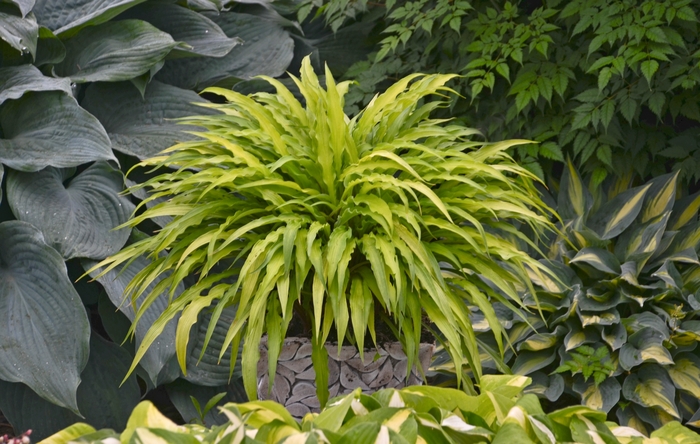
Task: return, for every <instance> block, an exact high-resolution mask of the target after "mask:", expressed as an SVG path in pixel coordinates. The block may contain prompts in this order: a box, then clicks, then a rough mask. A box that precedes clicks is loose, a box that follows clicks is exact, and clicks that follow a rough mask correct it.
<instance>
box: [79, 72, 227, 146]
mask: <svg viewBox="0 0 700 444" xmlns="http://www.w3.org/2000/svg"><path fill="white" fill-rule="evenodd" d="M193 103H206V101H205V100H204V99H202V98H201V97H199V95H197V94H195V93H194V92H192V91H187V90H184V89H180V88H176V87H174V86H170V85H165V84H163V83H159V82H156V81H153V82H151V83H150V84H149V85H148V88H147V89H146V94H145V97H143V98H142V97H141V94H140V93H139V91H138V90H137V89H136V88H135V87H134V86H133V85H130V84H128V83H115V84H108V83H97V84H93V85H90V86H89V87H88V88H87V91H86V92H85V98H84V100H83V102H82V103H81V104H82V106H83V107H84V108H85V109H86V110H88V111H90V113H92V114H93V115H94V116H96V117H97V118H98V119H99V120H100V122H102V125H104V127H105V129H106V130H107V133H108V134H109V137H110V138H111V139H112V146H113V147H114V149H115V150H118V151H121V152H123V153H126V154H131V155H132V156H136V157H138V158H140V159H145V158H148V157H151V156H154V155H155V154H157V153H159V152H160V151H162V150H164V149H165V148H168V147H170V146H172V145H174V144H175V143H177V142H179V141H183V140H189V139H192V138H193V136H191V135H189V134H185V133H184V132H183V131H187V130H193V129H195V127H192V126H185V125H178V124H177V122H175V121H174V120H173V119H176V118H178V117H184V116H191V115H206V114H213V113H218V111H214V110H210V109H208V108H203V107H201V106H196V105H193Z"/></svg>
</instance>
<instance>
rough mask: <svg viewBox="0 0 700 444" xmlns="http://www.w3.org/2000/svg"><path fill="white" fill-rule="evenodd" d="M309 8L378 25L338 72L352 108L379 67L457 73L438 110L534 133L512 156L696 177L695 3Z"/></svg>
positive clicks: (531, 163) (489, 126)
mask: <svg viewBox="0 0 700 444" xmlns="http://www.w3.org/2000/svg"><path fill="white" fill-rule="evenodd" d="M305 3H306V4H308V5H310V4H314V3H315V2H311V1H310V0H307V1H306V2H305ZM319 11H320V12H319V13H325V18H326V20H327V21H328V23H329V25H330V26H331V27H335V26H339V24H340V23H343V22H344V21H346V20H374V22H375V23H376V24H377V26H376V28H375V33H376V38H377V40H379V43H378V44H377V45H376V47H375V52H374V53H373V55H371V56H370V57H369V58H368V59H367V60H366V61H364V62H361V63H359V64H356V65H355V66H354V67H352V68H350V69H349V70H348V71H347V72H346V73H345V76H346V78H349V79H353V80H357V81H358V82H359V84H358V86H357V87H355V88H354V89H351V92H350V94H349V96H348V105H349V108H350V109H351V112H354V111H356V110H357V109H359V108H358V105H359V106H361V105H362V104H364V103H367V101H369V100H370V99H371V97H372V96H373V95H374V93H375V91H377V90H381V89H383V88H385V87H386V86H387V85H388V84H390V79H392V78H396V77H401V76H403V75H405V74H407V73H410V72H456V73H460V74H462V75H463V76H464V77H462V78H460V79H459V80H457V81H456V82H455V88H456V89H457V90H458V91H459V92H460V94H462V95H463V96H464V97H465V100H463V101H462V102H461V103H459V104H457V105H456V107H455V108H454V109H451V110H450V114H451V115H453V116H462V117H463V118H464V120H465V122H466V124H467V125H468V126H471V127H475V128H479V129H481V130H482V132H484V134H485V135H486V136H487V139H493V140H501V139H508V138H513V137H517V138H525V139H529V140H534V141H537V142H539V143H538V144H529V145H522V146H520V147H518V148H517V149H516V154H517V157H518V159H519V161H520V162H521V163H522V164H524V165H526V166H527V167H528V168H530V169H531V170H532V171H534V172H536V173H538V174H539V175H541V176H543V175H544V174H545V172H546V171H550V170H551V165H552V163H553V161H554V162H563V161H564V158H565V157H566V156H569V157H571V158H572V159H574V162H575V164H576V165H577V166H578V167H579V168H580V169H581V170H582V171H583V172H584V173H586V174H590V177H591V179H592V180H593V182H594V183H595V184H599V183H601V182H602V180H603V179H604V178H605V177H606V175H607V174H610V173H612V172H614V173H615V174H630V173H634V174H638V175H640V176H641V177H642V178H647V177H650V176H655V175H660V174H663V173H666V172H669V171H670V169H671V168H673V169H679V170H680V171H681V181H682V182H684V183H688V182H689V181H696V180H697V179H698V178H700V176H698V171H700V169H698V161H699V160H700V157H699V156H700V152H699V151H698V146H697V143H696V139H697V127H698V122H700V112H699V109H698V104H697V102H698V93H699V91H700V89H699V83H698V82H699V81H700V64H699V62H700V46H698V42H699V41H700V40H699V39H698V33H699V28H698V14H699V13H700V9H699V6H698V3H697V2H693V1H691V0H669V1H649V0H615V1H607V0H575V1H570V2H562V1H560V0H547V1H543V2H529V1H481V0H459V1H452V0H410V1H401V2H398V1H392V0H387V1H385V2H367V1H357V2H347V1H343V0H327V1H325V2H323V7H322V8H321V9H320V10H319ZM382 16H383V17H382ZM474 109H477V110H479V111H478V112H473V110H474Z"/></svg>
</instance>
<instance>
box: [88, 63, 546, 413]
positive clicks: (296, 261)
mask: <svg viewBox="0 0 700 444" xmlns="http://www.w3.org/2000/svg"><path fill="white" fill-rule="evenodd" d="M453 77H454V76H453V75H419V74H414V75H411V76H408V77H406V78H404V79H402V80H400V81H398V82H396V83H395V84H394V85H393V86H392V87H391V88H389V89H388V90H387V91H386V92H385V93H384V94H382V95H379V96H377V97H376V98H375V99H374V100H373V101H372V102H371V103H370V104H369V105H368V106H367V107H366V108H365V109H364V110H363V111H362V112H361V113H360V114H359V115H357V116H356V117H354V118H352V119H350V118H348V117H347V116H346V115H345V114H344V113H343V97H344V95H345V93H346V92H347V88H348V86H349V85H348V82H343V83H339V84H336V83H335V81H334V80H333V77H332V75H331V73H330V72H329V71H328V69H326V79H325V80H326V85H327V88H326V89H324V88H323V87H322V86H321V85H320V84H319V80H318V78H317V76H316V74H315V73H314V72H313V70H312V68H311V66H310V62H309V59H308V58H306V59H304V61H303V63H302V70H301V79H297V78H295V77H292V79H293V80H294V82H295V83H296V85H297V87H298V88H299V91H300V92H301V94H302V95H303V97H304V99H305V103H304V105H302V104H301V103H300V102H299V101H298V100H297V99H296V98H295V97H294V96H293V95H292V94H291V93H290V91H289V90H288V89H287V88H286V87H284V85H282V84H281V83H280V82H278V81H276V80H274V79H271V78H265V80H267V81H268V82H269V83H270V84H272V85H273V86H274V87H275V88H276V93H275V94H269V93H256V94H254V95H252V96H244V95H241V94H239V93H236V92H232V91H229V90H224V89H216V88H212V89H208V90H207V92H210V93H215V94H220V95H222V96H223V97H225V98H226V99H227V100H228V103H225V104H220V105H206V106H207V107H208V108H213V109H216V110H218V111H221V113H220V114H215V115H207V116H200V117H192V118H188V119H185V120H184V121H183V123H186V124H188V125H193V126H198V127H201V128H203V130H201V131H198V132H194V133H193V134H195V135H197V136H199V139H197V140H194V141H188V142H184V143H181V144H178V145H175V146H173V147H172V148H170V149H168V150H166V151H165V152H164V153H163V155H161V156H157V157H154V158H152V159H149V160H146V161H144V162H143V163H142V164H141V165H142V166H144V167H167V168H170V169H172V170H171V171H169V172H167V173H164V174H161V175H158V176H157V177H155V178H153V179H151V180H149V181H147V182H145V183H144V184H143V185H141V186H140V187H148V188H150V189H151V190H152V195H151V197H150V198H149V199H146V200H145V201H144V202H145V203H149V202H151V201H154V202H155V201H156V199H163V200H164V201H163V202H161V203H158V204H157V205H154V206H152V207H150V208H148V209H146V210H145V211H144V212H143V214H139V215H137V216H135V217H134V218H132V219H131V221H130V222H128V223H127V225H128V226H136V225H138V224H139V223H141V222H142V221H144V220H147V219H152V218H157V217H161V216H171V217H173V219H172V221H171V222H170V223H168V224H167V225H165V226H164V227H163V229H162V230H161V231H159V232H157V233H156V234H155V235H154V236H153V237H149V238H146V239H143V240H141V241H138V242H135V243H133V244H131V245H129V246H127V247H126V248H125V249H124V250H122V251H121V252H120V253H118V254H116V255H113V256H112V257H110V258H108V259H106V260H105V261H103V262H102V263H100V264H99V265H98V267H105V268H104V269H103V273H105V272H107V271H109V270H111V269H113V268H115V267H118V266H120V265H121V264H125V263H129V261H131V260H133V259H134V258H137V257H140V256H142V255H143V256H148V257H149V258H151V259H152V261H151V263H150V264H149V265H147V266H146V267H144V268H143V270H142V271H140V272H139V273H138V274H136V276H135V277H134V278H133V280H132V281H131V283H130V284H129V286H128V287H127V289H126V291H127V294H128V295H130V296H131V298H132V301H137V300H142V301H143V302H142V303H140V304H139V307H138V310H137V315H136V323H138V321H139V319H140V317H141V316H142V315H143V313H144V312H145V311H146V310H148V307H149V305H150V302H151V300H152V299H153V295H155V294H158V293H159V292H160V291H163V290H164V289H171V291H172V289H174V288H176V287H177V285H178V284H179V283H180V282H181V281H182V280H183V278H184V277H185V276H187V275H191V274H194V275H198V281H197V282H196V283H195V284H193V285H192V286H190V287H189V288H188V289H186V290H185V291H184V292H183V293H182V295H181V296H179V297H178V298H175V299H173V300H172V301H171V302H170V304H169V307H168V308H167V309H166V310H165V311H164V312H163V314H162V315H161V316H160V317H159V318H158V320H157V321H155V322H154V324H153V326H152V327H151V329H150V331H149V333H148V334H147V336H146V338H145V339H144V340H143V342H142V344H141V347H140V349H139V350H138V352H137V356H136V359H135V361H134V365H136V363H137V362H138V360H139V359H140V358H141V356H143V354H144V353H145V351H146V350H147V349H148V346H149V345H150V344H152V343H153V341H154V339H155V338H156V337H157V335H158V333H159V331H160V330H161V329H162V328H163V326H164V325H166V324H167V322H168V321H169V320H170V319H173V318H174V317H175V316H176V315H177V314H178V313H181V317H180V319H179V321H178V329H177V337H176V345H177V355H178V359H179V361H180V364H181V366H182V368H183V371H184V370H185V366H184V362H185V357H186V352H187V341H188V337H189V330H190V327H191V325H192V324H193V323H194V321H195V320H196V319H197V316H198V315H199V314H200V313H202V312H203V311H205V309H207V307H210V306H211V305H212V304H214V303H216V307H215V308H214V309H213V314H212V317H211V325H212V326H213V325H215V323H216V321H217V319H218V318H219V315H220V314H221V312H222V310H224V309H225V307H229V306H234V307H236V309H237V311H236V315H235V319H234V320H233V322H232V323H231V325H230V328H229V330H228V333H227V335H226V338H225V341H224V346H223V347H222V353H223V352H224V351H225V350H226V349H228V348H230V347H233V348H234V349H237V348H238V346H239V343H240V342H241V340H243V352H242V368H243V380H244V384H245V387H246V391H247V393H248V395H249V396H250V397H255V395H256V387H257V367H256V364H257V362H258V359H259V344H260V339H261V337H262V335H263V334H264V333H266V334H267V336H268V359H269V365H270V368H269V374H270V375H274V374H275V368H276V363H277V358H278V356H279V352H280V347H281V345H282V341H283V339H284V337H285V335H286V333H287V328H288V325H289V322H290V320H291V319H292V317H294V316H295V312H296V313H300V314H301V315H302V316H303V317H305V318H306V319H307V320H308V322H309V325H310V326H311V339H312V345H313V353H312V360H313V364H314V368H315V371H316V375H317V386H318V390H319V392H318V393H319V398H320V399H321V402H322V404H324V403H325V401H326V399H327V398H326V397H327V386H328V385H327V383H326V381H327V379H326V378H327V377H328V369H327V359H328V356H327V352H326V349H325V347H324V343H325V342H326V339H327V338H328V335H329V333H330V331H331V329H332V328H333V327H335V331H336V334H337V338H338V340H339V341H343V340H344V339H348V340H349V341H351V342H352V343H354V344H356V345H357V347H358V348H359V349H360V350H362V349H363V347H364V346H365V335H366V334H367V333H369V335H370V337H371V339H372V341H373V342H374V343H375V345H376V331H375V325H374V319H375V314H378V315H380V316H382V318H383V319H384V320H385V322H386V323H387V325H389V326H390V327H391V328H392V330H393V331H394V332H395V333H396V337H397V338H398V339H399V340H400V341H401V342H402V344H403V347H404V351H405V352H406V354H407V356H408V368H409V369H410V368H411V367H412V364H413V363H414V362H416V357H417V354H418V350H419V342H420V335H421V329H422V325H421V319H422V318H423V315H424V314H425V315H427V317H428V318H429V319H430V321H431V322H432V323H434V324H435V326H436V327H437V329H438V330H439V331H440V332H441V334H442V335H443V339H444V340H445V343H446V344H447V345H446V347H447V349H448V350H449V353H450V355H451V356H452V358H453V359H454V360H455V362H457V363H459V364H460V365H461V363H462V362H468V363H469V364H470V365H471V366H472V368H477V369H478V367H479V363H478V360H476V359H475V358H476V356H478V352H477V347H476V342H475V339H474V333H473V331H472V328H471V324H470V321H469V318H468V314H467V312H466V310H465V308H464V307H465V306H464V300H465V299H466V300H468V301H470V302H471V303H473V304H475V305H477V306H479V307H481V309H482V310H483V311H484V312H485V313H488V314H489V316H490V319H493V320H494V321H495V319H496V318H495V315H494V314H493V312H492V310H491V302H490V301H489V299H491V300H499V301H502V302H503V303H504V304H507V305H508V306H510V307H513V308H515V307H514V306H513V305H512V302H511V301H516V302H518V301H519V298H518V295H517V290H516V288H517V287H519V286H531V284H530V280H529V277H528V274H527V270H528V269H529V270H535V271H536V274H538V275H541V271H542V270H546V269H545V267H544V266H542V265H541V264H540V263H538V262H537V261H535V260H534V259H532V258H531V257H530V256H528V255H527V254H525V253H524V252H523V251H522V250H520V249H519V248H518V245H517V244H516V240H519V241H520V242H524V243H531V244H532V241H530V239H529V238H528V237H527V236H525V235H524V234H523V233H522V232H521V230H520V229H519V228H518V227H517V226H516V225H514V224H522V225H523V226H527V227H529V229H531V230H533V231H534V232H536V233H540V232H542V231H543V230H546V229H549V228H550V227H551V225H550V223H549V221H548V217H549V216H550V213H549V210H548V208H547V207H546V206H545V205H544V204H543V202H542V201H541V200H540V197H539V193H538V192H537V190H536V189H535V187H534V185H533V180H534V179H535V177H534V176H533V175H532V174H531V173H529V172H528V171H527V170H525V169H523V168H521V167H519V166H518V165H517V164H516V163H515V162H514V161H513V160H512V159H511V158H510V156H508V155H507V154H506V150H507V149H508V148H509V147H511V146H514V145H517V144H518V143H523V141H517V140H512V141H505V142H500V143H492V144H487V143H483V142H480V141H477V140H475V139H476V138H477V136H478V133H477V131H475V130H473V129H470V128H465V127H463V126H460V125H455V124H451V123H449V122H446V121H444V120H436V119H431V118H430V113H431V112H432V111H433V110H435V109H436V108H438V107H443V106H446V105H447V104H446V102H445V101H432V102H426V101H424V100H423V99H424V98H426V97H427V96H430V95H435V94H438V95H443V96H444V95H445V94H449V93H451V92H452V91H451V90H450V89H448V88H446V87H445V86H444V85H445V83H446V82H448V81H449V80H450V79H452V78H453ZM143 205H145V204H143ZM143 205H142V206H143ZM533 245H534V244H533ZM217 265H220V267H218V268H215V267H216V266H217ZM221 265H223V266H221ZM160 278H162V280H161V281H160V282H159V283H158V284H157V285H155V287H152V286H151V284H152V283H153V282H154V281H155V280H156V279H160ZM486 281H488V284H487V283H486ZM494 288H496V289H498V290H499V291H498V292H496V291H494ZM141 296H143V299H139V298H140V297H141ZM493 328H494V329H499V326H498V325H497V324H494V326H493ZM210 337H211V328H210V330H209V332H208V335H207V338H206V340H205V343H204V347H206V344H207V342H208V341H209V338H210ZM499 339H500V338H499ZM499 347H502V344H500V342H499ZM233 356H236V353H235V352H234V353H233ZM132 369H133V367H132ZM477 375H478V371H477Z"/></svg>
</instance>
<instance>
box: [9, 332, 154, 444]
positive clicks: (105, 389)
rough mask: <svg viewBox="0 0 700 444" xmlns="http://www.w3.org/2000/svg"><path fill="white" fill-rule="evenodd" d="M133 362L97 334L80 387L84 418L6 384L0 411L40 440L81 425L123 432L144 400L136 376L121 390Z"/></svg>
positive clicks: (79, 401) (21, 388) (23, 386)
mask: <svg viewBox="0 0 700 444" xmlns="http://www.w3.org/2000/svg"><path fill="white" fill-rule="evenodd" d="M130 361H131V357H130V356H129V353H127V352H126V351H125V350H124V349H122V348H121V347H119V346H118V345H116V344H114V343H112V342H107V341H105V340H104V339H102V338H101V337H100V336H99V335H98V334H93V335H92V337H91V339H90V359H89V361H88V364H87V365H86V366H85V370H83V372H82V374H81V378H82V382H81V383H80V386H79V387H78V407H79V409H80V413H81V414H82V415H83V418H80V417H78V416H77V415H75V414H74V413H71V412H70V411H68V410H66V409H63V408H61V407H58V406H57V405H54V404H51V403H49V402H47V401H45V400H43V399H41V398H39V397H38V396H37V395H36V394H35V393H33V392H32V391H31V390H30V389H29V388H28V387H27V386H25V385H22V384H10V383H7V382H2V381H0V393H2V394H3V396H0V408H1V409H2V410H3V412H4V414H5V415H6V416H7V418H8V419H9V420H10V421H11V423H12V425H13V426H14V427H16V428H17V430H27V429H32V438H34V439H37V440H40V439H42V438H45V437H47V436H48V435H50V434H52V433H54V432H56V431H58V430H59V429H61V428H63V427H66V426H69V425H71V424H73V423H75V422H77V421H84V422H88V423H90V424H91V425H93V426H94V427H97V428H106V427H113V428H116V429H118V430H122V429H123V428H124V427H125V426H126V422H127V419H128V418H129V415H130V414H131V410H132V409H133V408H134V407H135V406H136V404H138V402H139V399H140V398H141V392H140V390H139V386H138V382H137V381H136V377H135V376H132V377H130V378H129V379H127V381H126V382H125V383H124V384H122V385H121V387H120V384H121V381H122V379H123V378H124V375H125V374H126V370H127V369H128V368H129V362H130Z"/></svg>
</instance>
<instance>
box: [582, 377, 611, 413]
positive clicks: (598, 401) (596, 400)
mask: <svg viewBox="0 0 700 444" xmlns="http://www.w3.org/2000/svg"><path fill="white" fill-rule="evenodd" d="M572 388H573V390H574V391H575V392H576V393H578V394H579V395H581V401H582V404H583V405H585V406H588V407H590V408H592V409H595V410H602V411H604V412H606V413H607V412H610V410H611V409H612V408H613V407H615V405H617V403H618V402H619V401H620V391H621V390H622V387H621V386H620V383H619V382H617V379H615V378H607V379H605V380H604V381H603V382H602V383H601V384H600V385H598V386H597V387H596V385H595V384H594V383H593V381H592V380H589V381H588V382H585V381H584V380H583V378H577V379H576V381H575V382H574V385H573V386H572Z"/></svg>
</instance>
